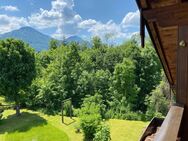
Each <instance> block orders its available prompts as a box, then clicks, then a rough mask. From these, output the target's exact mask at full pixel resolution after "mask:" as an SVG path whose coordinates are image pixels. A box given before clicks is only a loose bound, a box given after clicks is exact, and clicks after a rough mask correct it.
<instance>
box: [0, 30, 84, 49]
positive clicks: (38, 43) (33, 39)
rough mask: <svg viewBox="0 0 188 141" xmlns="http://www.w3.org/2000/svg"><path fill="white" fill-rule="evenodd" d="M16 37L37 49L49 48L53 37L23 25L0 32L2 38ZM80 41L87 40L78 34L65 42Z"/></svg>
mask: <svg viewBox="0 0 188 141" xmlns="http://www.w3.org/2000/svg"><path fill="white" fill-rule="evenodd" d="M6 38H16V39H20V40H23V41H24V42H26V43H29V44H30V46H31V47H33V48H34V49H35V50H36V51H41V50H47V49H48V46H49V42H50V40H51V39H53V38H52V37H50V36H48V35H45V34H42V33H41V32H39V31H37V30H36V29H34V28H32V27H22V28H20V29H18V30H14V31H11V32H8V33H5V34H0V39H6ZM70 42H78V43H84V42H85V41H84V40H83V39H82V38H80V37H78V36H71V37H69V38H67V39H65V43H70Z"/></svg>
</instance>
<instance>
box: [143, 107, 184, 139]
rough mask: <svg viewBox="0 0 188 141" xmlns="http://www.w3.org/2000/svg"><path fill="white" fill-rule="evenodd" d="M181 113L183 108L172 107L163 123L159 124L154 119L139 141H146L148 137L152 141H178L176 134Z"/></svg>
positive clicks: (179, 124)
mask: <svg viewBox="0 0 188 141" xmlns="http://www.w3.org/2000/svg"><path fill="white" fill-rule="evenodd" d="M183 111H184V108H183V107H182V106H172V107H171V108H170V110H169V112H168V114H167V116H166V118H165V120H164V121H163V122H161V121H160V122H159V120H156V119H155V118H154V119H153V120H152V121H151V123H150V124H149V126H148V127H147V129H146V130H145V132H144V134H143V135H142V137H141V139H140V141H146V139H147V138H148V137H150V136H151V137H152V139H151V140H152V141H179V140H178V139H180V138H181V137H180V138H179V137H178V133H179V130H180V126H181V121H182V118H183ZM161 124H162V125H161ZM152 132H153V133H152Z"/></svg>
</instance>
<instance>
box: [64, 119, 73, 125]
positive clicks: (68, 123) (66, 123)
mask: <svg viewBox="0 0 188 141" xmlns="http://www.w3.org/2000/svg"><path fill="white" fill-rule="evenodd" d="M70 120H71V121H69V122H65V121H64V122H63V124H65V125H66V126H69V125H71V124H73V123H75V122H76V120H75V119H73V118H71V119H70Z"/></svg>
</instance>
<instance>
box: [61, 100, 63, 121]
mask: <svg viewBox="0 0 188 141" xmlns="http://www.w3.org/2000/svg"><path fill="white" fill-rule="evenodd" d="M63 108H64V106H63V102H62V103H61V116H62V119H61V120H62V123H64V114H63Z"/></svg>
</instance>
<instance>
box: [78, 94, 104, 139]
mask: <svg viewBox="0 0 188 141" xmlns="http://www.w3.org/2000/svg"><path fill="white" fill-rule="evenodd" d="M95 98H96V96H91V97H87V98H85V99H84V102H83V104H82V107H81V109H80V114H79V115H80V126H81V129H82V131H83V133H84V140H85V141H92V140H93V139H94V137H95V133H96V131H97V128H98V126H99V125H100V124H101V121H102V116H101V112H100V110H101V109H100V105H99V104H98V103H96V102H95Z"/></svg>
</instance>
